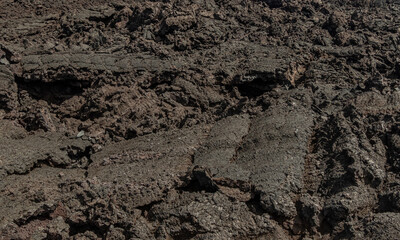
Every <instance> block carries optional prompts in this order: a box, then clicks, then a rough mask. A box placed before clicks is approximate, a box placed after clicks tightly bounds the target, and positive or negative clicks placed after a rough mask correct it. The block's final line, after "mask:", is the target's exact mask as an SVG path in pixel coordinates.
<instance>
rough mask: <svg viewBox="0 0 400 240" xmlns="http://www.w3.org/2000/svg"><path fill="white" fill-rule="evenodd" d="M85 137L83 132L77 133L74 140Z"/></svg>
mask: <svg viewBox="0 0 400 240" xmlns="http://www.w3.org/2000/svg"><path fill="white" fill-rule="evenodd" d="M84 135H85V131H83V130H82V131H80V132H79V133H78V135H76V138H81V137H83V136H84Z"/></svg>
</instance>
